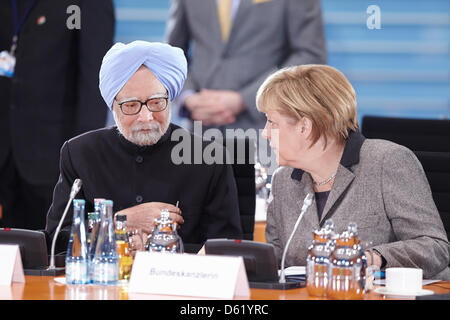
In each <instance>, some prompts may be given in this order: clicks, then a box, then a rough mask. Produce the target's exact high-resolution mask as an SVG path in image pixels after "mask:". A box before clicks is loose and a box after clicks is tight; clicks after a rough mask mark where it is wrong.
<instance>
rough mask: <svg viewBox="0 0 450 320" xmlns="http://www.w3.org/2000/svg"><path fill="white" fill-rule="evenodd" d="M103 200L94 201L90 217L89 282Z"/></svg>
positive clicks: (92, 279)
mask: <svg viewBox="0 0 450 320" xmlns="http://www.w3.org/2000/svg"><path fill="white" fill-rule="evenodd" d="M104 200H105V199H100V198H95V199H94V214H93V217H92V224H93V225H92V230H91V235H90V239H91V241H90V243H89V279H90V282H93V281H94V265H93V260H94V256H95V248H96V247H97V239H98V230H99V229H100V223H101V214H102V212H101V211H102V206H103V201H104Z"/></svg>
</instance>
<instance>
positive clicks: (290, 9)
mask: <svg viewBox="0 0 450 320" xmlns="http://www.w3.org/2000/svg"><path fill="white" fill-rule="evenodd" d="M167 41H168V43H170V44H171V45H174V46H177V47H180V48H182V49H183V50H184V52H185V55H186V56H187V57H189V59H188V60H189V66H190V71H189V76H188V78H187V80H186V84H185V86H184V89H183V93H182V94H181V96H180V98H179V101H178V103H179V105H180V115H181V116H185V117H188V118H190V119H191V120H197V121H202V123H203V125H205V129H206V128H208V127H216V128H219V129H221V130H222V131H224V130H225V129H227V128H231V129H236V128H242V129H244V130H246V129H248V128H255V129H262V128H263V127H264V122H265V119H264V116H263V115H262V114H261V113H260V112H258V110H257V108H256V105H255V95H256V91H257V89H258V87H259V86H260V85H261V83H262V82H263V80H264V79H265V78H266V77H267V76H268V75H269V74H270V73H272V72H274V71H275V70H277V69H278V68H280V67H284V66H289V65H300V64H308V63H318V64H322V63H325V62H326V49H325V39H324V30H323V23H322V16H321V7H320V1H316V0H206V1H205V0H173V1H172V4H171V9H170V19H169V21H168V27H167Z"/></svg>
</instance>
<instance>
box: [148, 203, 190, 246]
mask: <svg viewBox="0 0 450 320" xmlns="http://www.w3.org/2000/svg"><path fill="white" fill-rule="evenodd" d="M154 224H155V225H154V228H153V232H152V233H151V234H150V235H149V236H148V238H147V243H146V245H145V249H146V250H148V251H150V252H169V253H183V252H184V246H183V240H182V239H181V237H180V236H179V235H178V233H177V224H176V222H174V221H173V220H172V219H171V218H169V211H168V210H167V209H162V210H161V216H160V218H159V219H155V223H154Z"/></svg>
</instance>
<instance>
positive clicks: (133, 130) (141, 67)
mask: <svg viewBox="0 0 450 320" xmlns="http://www.w3.org/2000/svg"><path fill="white" fill-rule="evenodd" d="M186 73H187V62H186V58H185V56H184V54H183V51H182V50H181V49H179V48H175V47H172V46H170V45H168V44H163V43H150V42H145V41H134V42H132V43H129V44H126V45H125V44H123V43H117V44H115V45H114V46H113V47H112V48H111V49H110V50H109V51H108V52H107V53H106V55H105V57H104V58H103V62H102V66H101V68H100V77H99V87H100V93H101V95H102V97H103V99H104V100H105V102H106V104H107V105H108V107H109V108H110V109H111V111H112V112H113V115H114V119H115V121H116V125H117V127H116V126H113V127H109V128H103V129H99V130H95V131H90V132H87V133H84V134H82V135H80V136H77V137H75V138H72V139H70V140H69V141H66V142H65V143H64V145H63V147H62V148H61V160H60V177H59V180H58V182H57V184H56V186H55V190H54V194H53V203H52V205H51V207H50V209H49V212H48V214H47V225H46V232H47V233H48V235H49V238H48V241H49V242H50V240H51V239H52V237H53V236H54V232H55V230H56V227H57V225H58V223H59V220H60V218H61V216H62V213H63V211H64V207H65V205H66V203H65V202H66V201H67V199H68V196H69V193H70V189H71V186H72V184H73V182H74V180H75V179H77V178H79V179H81V180H82V181H83V187H82V189H81V191H80V192H79V193H78V197H79V198H83V199H85V201H86V212H90V211H94V199H96V198H104V199H111V200H113V202H114V212H115V213H116V214H118V213H120V214H124V215H126V216H127V225H128V228H131V229H141V230H142V232H143V233H144V234H149V233H150V232H151V231H152V228H153V225H154V220H155V218H157V217H159V216H160V214H161V210H162V209H168V210H169V213H170V218H172V219H173V220H174V221H175V222H177V224H178V225H179V226H180V228H179V234H180V236H181V238H182V240H183V242H184V244H185V250H186V251H187V252H196V251H198V250H199V249H200V248H201V246H202V245H203V243H204V242H205V241H206V240H207V239H210V238H241V237H242V229H241V225H240V218H239V208H238V201H237V191H236V184H235V181H234V176H233V172H232V169H231V166H230V165H227V164H217V163H216V164H212V165H211V164H210V165H208V164H195V165H194V164H181V165H180V164H175V163H174V162H173V161H172V158H171V156H172V150H173V148H174V147H175V146H176V142H174V141H172V139H171V138H170V137H171V135H172V133H173V132H174V131H175V130H184V129H182V128H180V127H178V126H176V125H174V124H172V123H170V102H171V101H172V100H173V99H175V98H176V97H177V96H178V94H179V93H180V91H181V89H182V87H183V83H184V80H185V79H186ZM92 107H93V108H95V107H98V106H92ZM185 134H188V136H189V137H191V140H192V145H194V144H195V143H197V142H196V139H197V140H198V139H201V138H199V137H194V136H192V135H190V133H187V132H185ZM200 144H201V145H203V146H205V145H206V143H205V142H203V141H201V142H200ZM176 204H178V205H176ZM71 222H72V210H70V211H69V213H68V214H67V216H66V218H65V221H64V222H63V224H62V226H63V227H62V229H61V230H62V232H61V234H60V235H58V238H57V251H65V250H66V248H67V243H68V239H69V235H70V227H71Z"/></svg>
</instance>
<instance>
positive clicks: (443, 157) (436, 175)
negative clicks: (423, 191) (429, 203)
mask: <svg viewBox="0 0 450 320" xmlns="http://www.w3.org/2000/svg"><path fill="white" fill-rule="evenodd" d="M414 153H415V154H416V156H417V158H418V159H419V161H420V162H421V164H422V167H423V169H424V171H425V174H426V176H427V179H428V183H429V184H430V187H431V192H432V194H433V199H434V202H435V203H436V207H437V209H438V211H439V215H440V216H441V219H442V222H443V223H444V228H445V230H446V232H447V238H448V239H450V152H426V151H415V152H414Z"/></svg>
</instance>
